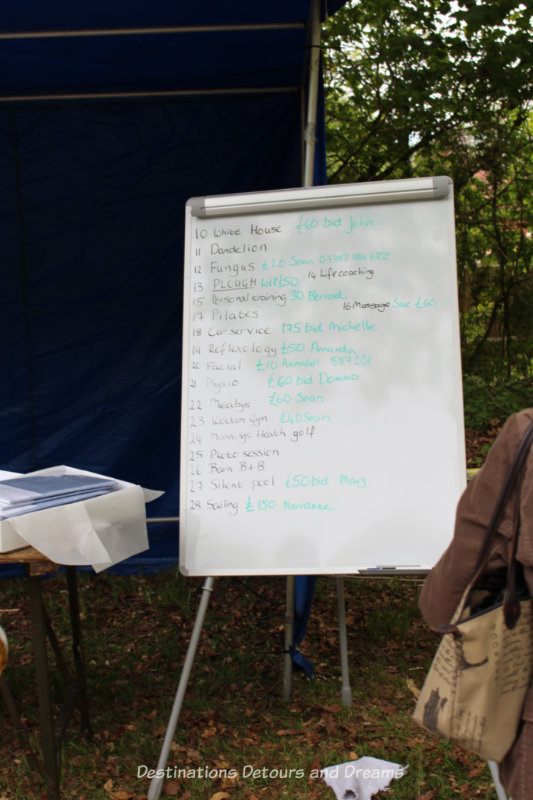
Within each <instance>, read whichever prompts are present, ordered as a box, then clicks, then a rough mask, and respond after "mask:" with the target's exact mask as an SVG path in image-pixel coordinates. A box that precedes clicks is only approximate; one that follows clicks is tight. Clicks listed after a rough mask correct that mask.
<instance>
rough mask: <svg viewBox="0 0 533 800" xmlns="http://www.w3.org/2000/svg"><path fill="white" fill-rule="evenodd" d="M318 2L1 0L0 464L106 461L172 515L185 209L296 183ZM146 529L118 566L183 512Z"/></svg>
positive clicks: (173, 545)
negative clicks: (156, 496)
mask: <svg viewBox="0 0 533 800" xmlns="http://www.w3.org/2000/svg"><path fill="white" fill-rule="evenodd" d="M339 5H341V2H340V1H338V2H336V3H333V8H331V4H330V7H329V8H328V9H327V13H330V12H332V11H333V10H335V7H338V6H339ZM309 6H310V2H309V0H283V2H281V1H278V0H269V2H268V3H265V4H250V3H244V2H232V3H231V4H224V3H220V2H214V1H211V0H210V1H209V2H203V3H198V4H195V3H179V4H177V3H175V2H170V0H152V2H150V3H147V2H145V1H143V2H141V1H140V0H138V1H137V2H134V1H133V0H128V1H127V2H126V0H123V1H122V2H119V1H118V0H117V1H116V2H114V3H108V2H107V0H105V2H104V1H103V0H100V1H99V2H97V1H95V0H92V2H90V3H89V2H83V3H75V4H73V3H71V2H69V0H61V1H58V2H55V3H54V4H46V3H42V2H41V0H16V2H15V1H13V2H8V3H6V4H5V5H4V7H3V14H2V21H1V25H2V30H1V31H0V62H1V63H2V69H1V70H0V181H1V183H2V186H1V191H0V241H1V242H2V261H1V269H2V293H1V295H0V303H1V322H0V325H1V342H2V344H1V346H2V351H3V380H2V381H1V383H0V392H1V401H0V441H1V449H0V453H1V456H0V468H2V469H8V470H14V471H18V472H28V471H31V470H35V469H40V468H43V467H48V466H53V465H56V464H68V465H70V466H74V467H79V468H82V469H86V470H91V471H95V472H99V473H103V474H106V475H111V476H113V477H116V478H120V479H122V480H126V481H131V482H134V483H139V484H141V485H142V486H145V487H147V488H152V489H160V490H164V492H165V494H164V495H163V497H162V498H161V499H160V500H158V501H156V502H155V503H152V504H150V506H149V516H157V517H176V516H178V515H179V507H178V501H179V493H178V488H179V478H180V476H179V428H180V372H181V307H182V296H181V287H182V270H183V267H182V259H183V221H184V206H185V203H186V201H187V199H188V198H189V197H191V196H197V195H208V194H223V193H229V192H247V191H256V190H263V189H280V188H286V187H290V186H298V185H301V182H302V156H303V121H304V113H303V112H304V109H305V95H306V70H307V52H308V46H307V45H308V25H307V21H308V17H309V12H310V8H309ZM325 13H326V11H325V10H323V16H324V15H325ZM190 26H196V28H197V29H195V30H193V31H191V30H189V28H190ZM319 130H320V127H319ZM323 151H324V143H323V140H321V141H319V142H318V154H319V156H318V169H319V173H318V180H317V182H325V176H324V174H323V173H320V169H321V167H322V160H323ZM149 535H150V549H149V551H147V552H146V553H144V554H141V555H140V556H138V557H136V558H135V559H131V560H130V562H126V564H125V565H124V568H125V569H133V568H135V569H138V568H139V567H142V568H143V569H155V568H159V567H160V566H162V565H168V564H170V563H175V562H176V560H177V549H178V535H177V529H176V525H153V526H150V530H149Z"/></svg>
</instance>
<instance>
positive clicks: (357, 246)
mask: <svg viewBox="0 0 533 800" xmlns="http://www.w3.org/2000/svg"><path fill="white" fill-rule="evenodd" d="M184 275H185V278H184V328H183V387H182V442H181V476H182V479H181V495H180V569H181V571H182V572H183V573H184V574H186V575H202V576H206V581H205V583H204V586H203V590H202V599H201V602H200V607H199V610H198V614H197V618H196V623H195V627H194V630H193V635H192V637H191V641H190V643H189V649H188V652H187V657H186V660H185V664H184V667H183V670H182V674H181V679H180V684H179V686H178V691H177V694H176V698H175V701H174V707H173V709H172V713H171V719H170V721H169V725H168V728H167V734H166V737H165V742H164V744H163V749H162V753H161V757H160V761H159V765H158V770H163V769H164V766H165V765H166V759H167V756H168V752H169V748H170V744H171V741H172V738H173V735H174V731H175V727H176V723H177V718H178V715H179V711H180V708H181V703H182V700H183V696H184V693H185V688H186V685H187V681H188V677H189V674H190V669H191V666H192V661H193V659H194V653H195V650H196V645H197V641H198V638H199V635H200V632H201V627H202V624H203V619H204V616H205V612H206V609H207V604H208V600H209V595H210V593H211V592H212V590H213V580H214V576H217V575H220V576H223V575H253V574H260V575H270V574H278V575H280V574H281V575H286V576H289V577H290V576H294V575H299V574H303V575H306V574H329V575H335V576H339V575H343V574H347V573H352V574H396V573H402V572H405V573H409V574H412V573H414V572H425V571H427V570H428V569H429V568H431V566H432V565H433V564H434V563H435V561H436V559H437V557H438V556H439V555H440V553H441V552H442V551H443V550H444V548H445V546H446V544H447V543H448V541H449V540H450V538H451V532H452V530H453V520H454V515H455V507H456V504H457V500H458V499H459V496H460V494H461V492H462V491H463V489H464V485H465V475H466V469H465V451H464V431H463V411H462V388H461V387H462V383H461V368H460V346H459V312H458V302H457V285H456V264H455V227H454V209H453V191H452V183H451V180H450V179H449V178H446V177H435V178H433V177H432V178H423V179H413V180H401V181H387V182H384V183H367V184H360V185H342V186H331V187H310V188H304V189H294V190H282V191H274V192H263V193H252V194H245V195H226V196H220V197H205V198H194V199H192V200H190V201H189V202H188V203H187V208H186V227H185V273H184ZM337 580H338V583H337V589H338V604H339V605H338V607H339V627H340V632H341V661H342V669H343V701H344V702H345V703H346V704H349V702H350V701H351V690H350V687H349V683H347V682H346V681H345V675H347V656H346V636H345V633H346V631H345V622H344V601H343V594H342V579H341V578H337ZM288 586H290V584H288ZM288 608H289V603H288ZM286 630H287V628H286ZM286 644H287V642H286ZM286 649H287V648H286ZM289 681H290V665H289V669H287V659H286V669H285V678H284V683H285V685H284V694H286V689H287V683H288V682H289ZM161 783H162V778H158V777H156V778H155V779H154V781H153V782H152V785H151V787H150V792H149V794H148V800H155V798H157V797H158V796H159V791H160V787H161Z"/></svg>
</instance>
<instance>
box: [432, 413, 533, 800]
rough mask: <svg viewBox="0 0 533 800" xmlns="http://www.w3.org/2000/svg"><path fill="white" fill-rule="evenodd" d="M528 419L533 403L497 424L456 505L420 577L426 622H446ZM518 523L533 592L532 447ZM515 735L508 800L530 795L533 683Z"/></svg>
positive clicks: (495, 560)
mask: <svg viewBox="0 0 533 800" xmlns="http://www.w3.org/2000/svg"><path fill="white" fill-rule="evenodd" d="M531 421H533V408H528V409H525V410H523V411H520V412H518V413H517V414H513V415H512V416H511V417H509V419H508V420H507V422H506V423H505V425H504V426H503V428H502V431H501V433H500V434H499V436H498V438H497V439H496V441H495V442H494V444H493V446H492V447H491V449H490V452H489V454H488V456H487V459H486V461H485V464H484V465H483V467H482V469H481V470H480V472H479V473H478V474H477V475H476V476H475V478H474V479H473V480H472V481H471V482H470V483H469V485H468V486H467V488H466V490H465V492H464V493H463V495H462V497H461V499H460V500H459V504H458V506H457V514H456V521H455V532H454V536H453V540H452V542H451V544H450V545H449V547H448V549H447V550H446V552H445V553H444V554H443V555H442V556H441V558H440V559H439V561H438V562H437V564H436V565H435V566H434V567H433V569H432V570H431V572H430V573H429V575H428V577H427V578H426V580H425V582H424V586H423V588H422V593H421V595H420V610H421V611H422V615H423V617H424V619H425V620H426V622H427V623H428V625H430V626H432V627H433V626H437V625H442V624H445V623H447V622H449V621H450V619H451V617H452V615H453V612H454V611H455V608H456V606H457V603H458V602H459V600H460V598H461V596H462V593H463V591H464V589H465V587H466V585H467V584H468V581H469V580H470V578H471V577H472V573H473V570H474V566H475V563H476V559H477V555H478V552H479V548H480V546H481V542H482V540H483V536H484V533H485V530H486V527H487V525H488V523H489V520H490V516H491V513H492V510H493V507H494V504H495V502H496V498H497V496H498V492H499V490H500V488H501V486H502V485H503V481H504V479H505V475H506V473H507V470H508V468H509V466H510V464H511V461H512V459H513V456H514V454H515V452H516V448H517V447H518V443H519V441H520V439H521V437H522V435H523V433H524V432H525V430H526V428H527V427H528V425H529V423H530V422H531ZM512 502H513V501H512V500H510V501H509V503H508V506H507V508H506V510H505V513H504V516H503V519H502V521H501V524H500V525H499V529H498V534H497V536H496V541H495V542H494V545H493V548H492V550H491V555H490V558H489V562H488V567H487V572H492V571H496V570H498V569H500V568H502V567H504V566H506V565H507V563H508V560H509V558H510V552H509V551H510V538H511V535H512V526H513V509H512ZM520 510H521V528H520V538H519V541H518V560H519V561H520V562H521V563H522V564H523V566H524V575H525V578H526V581H527V583H528V586H529V589H530V592H531V593H532V594H533V448H532V450H531V451H530V453H529V457H528V461H527V466H526V472H525V475H524V482H523V486H522V492H521V503H520ZM522 716H523V722H522V728H521V730H520V731H519V735H518V738H517V740H516V742H515V744H514V745H513V747H512V748H511V750H510V752H509V753H508V754H507V756H506V757H505V759H504V760H503V762H502V764H501V765H500V779H501V781H502V783H503V785H504V786H505V788H506V790H507V791H508V792H509V793H510V794H511V796H512V798H513V800H529V799H530V798H531V786H533V688H530V690H529V692H528V695H527V698H526V702H525V706H524V711H523V715H522Z"/></svg>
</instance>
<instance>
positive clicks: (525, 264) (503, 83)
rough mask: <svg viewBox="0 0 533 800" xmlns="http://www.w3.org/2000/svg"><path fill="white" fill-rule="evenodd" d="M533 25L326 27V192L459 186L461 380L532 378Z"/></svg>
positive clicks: (390, 5) (517, 12)
mask: <svg viewBox="0 0 533 800" xmlns="http://www.w3.org/2000/svg"><path fill="white" fill-rule="evenodd" d="M530 22H531V10H530V9H529V8H528V7H527V6H526V4H521V3H515V2H510V1H509V0H496V2H491V3H486V2H479V0H461V1H460V2H458V3H457V4H453V5H452V4H451V3H448V2H445V0H423V1H422V2H417V3H414V2H411V0H376V2H373V3H365V2H363V1H362V0H352V1H351V2H348V3H347V5H346V6H345V7H343V8H342V9H340V10H339V11H338V12H337V13H336V14H335V15H334V16H333V17H332V18H331V19H330V20H329V21H328V23H327V25H326V31H325V40H324V58H325V76H326V89H327V91H326V102H327V159H328V176H329V180H330V182H342V183H346V182H359V181H368V180H385V179H391V178H406V177H415V176H422V175H428V174H432V175H449V176H450V177H451V178H452V179H453V181H454V186H455V201H456V232H457V263H458V278H459V300H460V308H461V315H462V319H461V324H462V343H463V361H464V367H465V371H466V372H467V373H473V374H477V373H480V374H485V373H486V370H487V368H489V370H490V372H491V374H492V375H500V376H510V375H512V374H514V373H515V372H518V373H519V374H521V375H526V376H527V375H531V374H532V373H531V363H532V358H533V332H532V325H531V312H530V309H531V307H532V302H533V274H532V261H533V237H532V224H531V223H532V215H533V201H532V199H531V182H532V162H533V147H532V143H533V136H532V124H531V123H532V118H531V101H532V95H531V86H532V85H533V66H532V65H533V62H532V60H531V33H530V30H531V29H530ZM495 345H496V346H495Z"/></svg>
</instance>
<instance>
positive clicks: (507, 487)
mask: <svg viewBox="0 0 533 800" xmlns="http://www.w3.org/2000/svg"><path fill="white" fill-rule="evenodd" d="M532 442H533V422H531V423H530V424H529V426H528V427H527V429H526V431H525V433H524V435H523V436H522V439H521V440H520V443H519V445H518V447H517V450H516V453H515V456H514V458H513V461H512V462H511V466H510V467H509V470H508V472H507V475H506V477H505V481H504V484H503V486H502V489H501V491H500V494H499V495H498V499H497V501H496V505H495V506H494V510H493V512H492V516H491V519H490V522H489V524H488V526H487V530H486V532H485V536H484V538H483V542H482V544H481V549H480V551H479V555H478V559H477V563H476V568H475V570H474V576H473V578H472V580H471V584H473V583H475V581H476V580H477V579H478V578H479V576H480V575H481V572H482V570H483V567H484V565H485V561H486V560H487V557H488V554H489V546H490V544H491V542H492V539H493V538H494V535H495V533H496V531H497V528H498V524H499V522H500V519H501V516H502V514H503V511H504V509H505V506H506V504H507V502H508V500H509V498H510V495H511V492H512V490H513V487H514V489H515V499H514V515H513V535H512V539H511V557H510V561H509V564H508V567H507V582H506V586H505V592H504V601H503V613H504V618H505V624H506V626H507V627H508V628H514V627H515V625H516V623H517V622H518V618H519V616H520V603H519V600H518V593H517V589H516V577H517V568H518V562H517V560H516V551H517V548H518V535H519V532H520V492H521V488H522V480H523V477H524V471H525V463H526V459H527V456H528V453H529V450H530V448H531V444H532Z"/></svg>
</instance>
